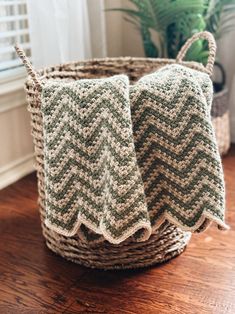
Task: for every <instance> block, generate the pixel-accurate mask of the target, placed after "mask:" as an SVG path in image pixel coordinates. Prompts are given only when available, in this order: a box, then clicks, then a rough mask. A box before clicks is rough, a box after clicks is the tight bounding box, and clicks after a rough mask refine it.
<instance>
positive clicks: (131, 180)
mask: <svg viewBox="0 0 235 314" xmlns="http://www.w3.org/2000/svg"><path fill="white" fill-rule="evenodd" d="M211 101H212V84H211V80H210V78H209V76H208V75H207V74H205V73H201V72H198V71H195V70H192V69H189V68H186V67H183V66H180V65H169V66H166V67H164V68H162V69H160V70H159V71H157V72H155V73H153V74H151V75H147V76H145V77H143V78H142V79H140V80H139V81H138V82H137V83H136V84H135V85H133V86H130V85H129V81H128V78H127V77H126V76H125V75H119V76H114V77H112V78H106V79H97V80H80V81H76V82H69V83H65V82H56V81H51V82H50V81H48V82H46V83H45V85H44V87H43V91H42V113H43V125H44V152H45V153H44V164H45V193H46V213H47V217H46V224H47V226H48V227H50V228H52V229H53V230H55V231H56V232H58V233H61V234H63V235H65V236H72V235H75V234H76V233H79V234H80V236H83V237H85V238H86V240H88V238H87V237H86V235H88V233H89V236H90V234H91V233H93V234H94V235H95V234H96V235H98V237H104V238H105V239H106V240H108V241H109V242H111V243H115V244H118V243H120V242H122V241H124V240H125V239H127V238H129V237H130V236H135V238H136V239H137V241H144V240H146V239H148V238H149V236H150V235H151V234H152V232H154V230H155V229H157V228H158V227H159V226H160V225H161V224H163V223H164V222H165V221H169V222H171V223H173V224H175V225H177V226H179V227H181V228H182V229H183V230H189V231H202V230H204V229H205V228H206V227H207V226H208V225H209V223H210V222H211V221H215V222H216V223H217V224H218V226H219V227H221V228H226V225H225V223H224V181H223V173H222V166H221V161H220V156H219V153H218V149H217V146H216V142H215V136H214V133H213V129H212V125H211V119H210V106H211ZM86 231H87V232H86ZM91 238H92V237H91Z"/></svg>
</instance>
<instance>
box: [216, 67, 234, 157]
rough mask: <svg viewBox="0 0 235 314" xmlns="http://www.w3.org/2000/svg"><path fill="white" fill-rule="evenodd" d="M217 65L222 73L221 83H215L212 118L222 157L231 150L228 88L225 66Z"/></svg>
mask: <svg viewBox="0 0 235 314" xmlns="http://www.w3.org/2000/svg"><path fill="white" fill-rule="evenodd" d="M215 65H216V66H217V68H218V69H219V70H220V72H221V82H214V90H215V93H214V97H213V103H212V108H211V116H212V123H213V126H214V130H215V135H216V140H217V145H218V148H219V152H220V155H225V154H226V153H227V152H228V150H229V148H230V125H229V110H228V88H227V87H226V75H225V71H224V69H223V66H222V65H220V64H219V63H217V62H215Z"/></svg>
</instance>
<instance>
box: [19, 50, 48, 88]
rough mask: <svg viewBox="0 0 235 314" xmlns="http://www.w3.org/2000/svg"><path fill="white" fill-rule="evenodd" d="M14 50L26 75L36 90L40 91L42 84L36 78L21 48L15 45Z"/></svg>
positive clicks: (34, 71) (36, 75) (35, 73)
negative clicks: (29, 77)
mask: <svg viewBox="0 0 235 314" xmlns="http://www.w3.org/2000/svg"><path fill="white" fill-rule="evenodd" d="M14 48H15V51H16V53H17V55H18V56H19V58H20V59H21V61H22V63H23V64H24V66H25V68H26V71H27V73H28V75H29V76H31V78H32V80H33V82H34V84H35V86H36V88H38V89H41V87H42V83H41V81H40V79H39V77H38V74H37V72H36V70H35V69H34V68H33V66H32V64H31V62H30V61H29V59H28V58H27V56H26V54H25V52H24V50H23V49H22V48H20V47H19V46H18V45H15V46H14Z"/></svg>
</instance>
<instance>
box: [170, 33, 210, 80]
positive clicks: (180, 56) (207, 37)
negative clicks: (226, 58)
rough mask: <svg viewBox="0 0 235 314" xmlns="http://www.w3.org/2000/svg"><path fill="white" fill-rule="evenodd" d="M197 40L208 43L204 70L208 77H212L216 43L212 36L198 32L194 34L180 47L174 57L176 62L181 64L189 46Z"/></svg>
mask: <svg viewBox="0 0 235 314" xmlns="http://www.w3.org/2000/svg"><path fill="white" fill-rule="evenodd" d="M198 39H205V40H207V41H208V46H209V55H208V60H207V64H206V66H205V70H206V72H207V73H208V74H209V75H212V73H213V66H214V62H215V55H216V43H215V39H214V37H213V35H212V34H211V33H209V32H200V33H197V34H194V35H193V36H192V37H191V38H189V39H188V40H187V41H186V43H185V44H184V45H183V46H182V47H181V49H180V51H179V53H178V55H177V57H176V62H178V63H180V62H182V60H183V58H184V57H185V55H186V53H187V51H188V49H189V48H190V46H191V45H192V44H193V43H194V42H195V41H196V40H198Z"/></svg>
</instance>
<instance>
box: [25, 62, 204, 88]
mask: <svg viewBox="0 0 235 314" xmlns="http://www.w3.org/2000/svg"><path fill="white" fill-rule="evenodd" d="M173 63H176V61H175V60H174V59H153V58H130V57H125V58H105V59H93V60H88V61H81V62H71V63H66V64H61V65H56V66H52V67H47V68H44V69H42V70H40V71H39V72H38V73H39V76H40V78H41V79H56V80H58V79H59V80H66V81H71V80H78V79H94V78H103V77H110V76H113V75H118V74H126V75H128V77H129V79H130V82H135V81H136V80H138V79H139V78H141V77H142V76H143V75H145V74H148V73H151V72H154V71H156V70H157V69H159V68H160V67H162V66H164V65H167V64H173ZM181 64H183V65H186V66H188V67H190V68H194V69H197V70H199V71H203V72H204V71H205V68H204V67H203V65H201V64H199V63H196V62H182V63H181ZM29 80H30V79H29Z"/></svg>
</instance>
